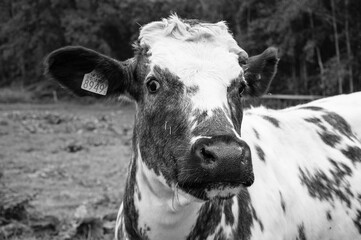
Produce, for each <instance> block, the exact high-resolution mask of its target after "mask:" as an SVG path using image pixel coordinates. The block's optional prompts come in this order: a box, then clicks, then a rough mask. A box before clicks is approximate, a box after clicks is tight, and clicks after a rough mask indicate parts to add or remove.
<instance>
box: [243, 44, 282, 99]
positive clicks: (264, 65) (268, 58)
mask: <svg viewBox="0 0 361 240" xmlns="http://www.w3.org/2000/svg"><path fill="white" fill-rule="evenodd" d="M277 52H278V50H277V49H276V48H273V47H270V48H267V49H266V50H265V51H264V52H263V53H261V54H260V55H256V56H252V57H250V58H249V59H248V62H247V64H246V65H245V74H244V78H245V80H246V82H247V87H246V89H245V90H246V91H245V94H246V95H249V96H253V97H257V96H261V95H262V94H264V93H266V92H267V90H268V88H269V86H270V84H271V82H272V79H273V77H274V76H275V75H276V72H277V64H278V60H279V58H278V56H277V55H278V54H277Z"/></svg>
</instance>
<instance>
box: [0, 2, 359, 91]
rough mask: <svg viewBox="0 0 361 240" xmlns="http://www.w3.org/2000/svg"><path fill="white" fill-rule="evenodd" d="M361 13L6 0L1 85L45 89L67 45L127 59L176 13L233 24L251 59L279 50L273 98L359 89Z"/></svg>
mask: <svg viewBox="0 0 361 240" xmlns="http://www.w3.org/2000/svg"><path fill="white" fill-rule="evenodd" d="M332 2H333V3H334V6H333V5H332V4H331V3H332ZM360 8H361V1H359V0H332V1H329V0H257V1H256V0H242V1H240V0H103V1H97V0H69V1H62V0H3V1H2V3H0V66H1V67H0V87H3V86H9V85H12V86H20V87H21V86H28V85H38V84H39V85H41V84H43V83H44V81H45V80H44V77H43V76H42V71H43V69H42V61H43V58H44V57H45V56H46V55H47V54H48V53H49V52H50V51H52V50H54V49H56V48H59V47H61V46H65V45H82V46H85V47H89V48H92V49H95V50H97V51H100V52H102V53H104V54H108V55H110V56H112V57H115V58H118V59H120V60H124V59H126V58H129V57H131V56H132V47H131V43H132V42H133V41H134V40H136V38H137V36H138V32H139V28H140V26H142V25H143V24H146V23H148V22H150V21H154V20H159V19H161V18H162V17H166V16H168V15H169V14H170V13H172V12H175V13H177V14H178V15H179V16H180V17H182V18H197V19H202V20H205V21H213V22H214V21H220V20H225V21H227V22H228V23H229V27H230V29H231V31H232V32H233V34H234V36H235V38H236V39H237V41H238V42H239V44H240V46H241V47H243V48H244V49H245V50H246V51H247V52H248V53H249V54H250V55H254V54H257V53H260V52H261V51H263V50H264V49H265V48H266V47H268V46H270V45H273V46H276V47H278V48H279V50H280V57H281V61H280V64H279V72H278V75H277V77H276V80H275V82H274V84H273V85H272V89H271V91H272V92H273V93H299V94H319V95H332V94H337V93H339V92H338V88H339V87H341V89H342V91H344V92H350V91H356V90H360V89H361V83H360V81H359V79H360V75H361V70H360V69H361V68H359V67H358V66H360V63H361V52H360V51H359V49H360V46H361V45H360V41H359V39H360V38H361V33H360V31H359V29H361V13H360V11H358V9H360ZM347 21H348V23H347V24H348V26H346V22H347ZM334 23H335V24H334ZM335 27H336V28H337V31H336V30H335ZM346 36H350V37H349V39H347V37H346ZM336 38H337V40H338V45H336V43H337V42H336V41H335V40H336ZM347 44H349V45H350V46H351V49H352V51H351V53H350V52H348V51H347ZM337 48H338V49H337ZM337 51H339V52H340V54H338V55H337V54H336V53H337ZM338 79H339V80H338ZM340 80H341V81H342V83H341V85H342V86H340V83H339V81H340ZM351 83H352V84H351ZM351 85H353V87H352V86H351Z"/></svg>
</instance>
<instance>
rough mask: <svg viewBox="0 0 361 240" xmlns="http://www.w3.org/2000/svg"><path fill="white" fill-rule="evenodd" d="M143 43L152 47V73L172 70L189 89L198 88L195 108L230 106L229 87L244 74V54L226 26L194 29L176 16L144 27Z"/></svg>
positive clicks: (206, 25)
mask: <svg viewBox="0 0 361 240" xmlns="http://www.w3.org/2000/svg"><path fill="white" fill-rule="evenodd" d="M139 40H140V45H141V46H147V47H149V55H150V57H149V59H150V67H151V69H153V68H154V66H159V67H161V68H163V69H168V70H169V71H170V72H171V73H173V74H175V75H177V76H178V77H179V78H180V80H181V81H182V82H183V83H184V84H185V85H186V86H188V87H191V86H197V87H198V92H197V94H195V95H194V96H193V97H192V102H193V105H194V108H198V109H202V110H211V109H215V108H219V107H221V108H223V107H224V106H225V105H227V87H228V86H229V85H230V84H231V81H232V80H234V79H236V78H238V77H239V75H240V74H242V71H243V70H242V68H241V67H240V65H239V63H238V55H239V54H240V53H242V52H244V50H243V49H241V48H240V47H239V46H238V45H237V43H236V41H235V40H234V39H233V37H232V35H231V34H230V33H229V32H228V28H227V26H226V25H225V23H224V22H218V23H215V24H209V23H197V24H195V25H190V24H188V23H185V22H183V21H181V20H180V19H179V18H178V17H177V16H174V15H173V16H171V17H169V18H168V19H163V21H158V22H152V23H149V24H147V25H145V26H144V27H142V29H141V32H140V36H139Z"/></svg>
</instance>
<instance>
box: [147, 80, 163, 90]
mask: <svg viewBox="0 0 361 240" xmlns="http://www.w3.org/2000/svg"><path fill="white" fill-rule="evenodd" d="M147 88H148V91H149V92H150V93H156V92H158V90H159V88H160V83H159V82H158V80H157V79H155V78H151V79H150V80H149V81H148V82H147Z"/></svg>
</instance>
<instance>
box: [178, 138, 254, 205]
mask: <svg viewBox="0 0 361 240" xmlns="http://www.w3.org/2000/svg"><path fill="white" fill-rule="evenodd" d="M253 181H254V174H253V169H252V159H251V151H250V149H249V146H248V145H247V144H246V143H245V142H244V141H241V140H239V139H238V138H235V137H233V136H228V135H222V136H213V137H211V138H200V139H198V140H197V141H196V142H195V143H194V144H193V146H192V148H191V152H190V157H189V158H187V159H186V160H185V161H184V162H183V164H182V166H181V168H180V171H179V174H178V184H179V186H180V187H181V188H183V189H184V190H186V191H187V192H188V193H191V194H192V195H195V196H196V197H198V198H201V199H206V198H207V194H206V193H207V192H210V191H211V192H212V193H213V194H212V195H213V196H217V195H219V197H230V196H231V195H234V194H235V191H234V189H241V187H242V186H243V187H249V186H251V185H252V183H253ZM227 189H228V190H229V191H227ZM217 192H219V194H217ZM208 195H209V194H208Z"/></svg>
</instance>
